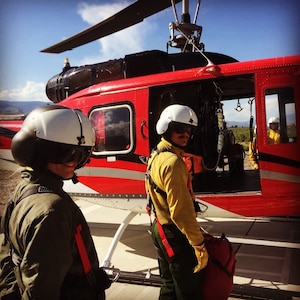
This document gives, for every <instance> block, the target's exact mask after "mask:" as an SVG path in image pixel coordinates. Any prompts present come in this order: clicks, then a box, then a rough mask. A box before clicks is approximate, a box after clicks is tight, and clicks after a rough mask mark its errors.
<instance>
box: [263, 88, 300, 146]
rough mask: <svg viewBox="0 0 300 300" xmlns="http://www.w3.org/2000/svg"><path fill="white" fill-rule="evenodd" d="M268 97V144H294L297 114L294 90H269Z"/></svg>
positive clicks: (267, 91)
mask: <svg viewBox="0 0 300 300" xmlns="http://www.w3.org/2000/svg"><path fill="white" fill-rule="evenodd" d="M265 97H266V102H265V104H266V126H267V133H268V137H267V140H268V144H270V145H275V144H281V143H293V142H295V141H296V138H297V132H296V112H295V100H294V95H293V89H292V88H291V87H288V88H274V89H268V90H266V93H265Z"/></svg>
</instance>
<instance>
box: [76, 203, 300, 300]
mask: <svg viewBox="0 0 300 300" xmlns="http://www.w3.org/2000/svg"><path fill="white" fill-rule="evenodd" d="M76 203H77V205H78V206H79V207H80V208H81V210H82V212H83V214H84V215H85V217H86V219H87V221H88V223H89V226H90V230H91V233H92V236H93V239H94V242H95V245H96V249H97V252H98V256H99V260H100V262H101V264H104V262H105V261H106V260H107V258H108V256H107V255H106V254H107V252H108V250H109V249H110V247H111V242H112V240H113V236H114V234H115V233H116V231H117V229H118V227H119V224H120V223H121V222H122V221H123V220H124V219H125V218H126V217H127V216H128V213H129V212H128V211H124V210H118V209H112V208H106V207H103V206H99V205H95V204H91V203H88V202H85V201H82V200H78V201H76ZM199 224H200V225H201V226H202V227H203V228H204V229H205V230H206V231H208V232H209V233H211V234H213V235H221V234H222V233H223V232H224V233H226V235H227V237H228V238H229V240H230V241H231V242H232V244H233V248H234V250H235V252H236V260H237V264H236V275H235V277H234V283H235V284H236V285H237V286H240V287H243V288H244V287H246V288H255V289H256V288H259V291H260V290H262V294H264V293H265V292H267V294H268V293H269V291H271V294H272V295H273V296H268V297H267V296H266V297H265V298H264V297H261V298H249V297H248V296H244V297H243V296H237V295H234V297H230V298H229V299H293V300H295V299H300V298H299V297H300V272H299V266H300V227H299V220H297V219H296V220H282V219H278V220H272V221H270V220H267V219H261V220H260V219H256V220H255V219H237V220H232V219H210V220H207V219H206V220H204V219H199ZM149 229H150V218H149V216H148V215H147V214H140V215H136V216H135V217H134V218H133V219H132V221H131V222H130V224H129V226H128V227H127V228H126V230H125V231H124V234H123V236H122V238H121V240H120V241H119V243H118V244H117V247H116V249H115V252H114V254H113V255H112V257H109V262H110V267H114V268H117V269H120V270H121V271H126V272H138V273H139V274H141V273H143V274H145V277H146V276H147V274H153V275H158V274H159V273H158V265H157V259H156V252H155V249H154V247H153V244H152V240H151V237H150V235H149ZM106 265H107V262H106ZM282 291H288V292H289V296H291V297H290V298H281V296H280V295H281V292H282ZM256 293H257V292H256ZM259 293H260V292H259ZM274 295H275V296H274ZM158 296H159V287H156V286H143V285H138V284H129V283H118V282H114V283H113V284H112V286H111V287H110V288H109V289H108V290H107V291H106V297H107V300H110V299H120V300H152V299H153V300H154V299H158Z"/></svg>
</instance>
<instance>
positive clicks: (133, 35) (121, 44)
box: [78, 1, 155, 65]
mask: <svg viewBox="0 0 300 300" xmlns="http://www.w3.org/2000/svg"><path fill="white" fill-rule="evenodd" d="M129 4H130V2H128V1H127V2H126V1H122V2H118V3H109V4H100V5H89V4H87V3H80V5H79V8H78V14H79V15H80V16H81V18H82V19H83V20H84V21H85V22H87V23H88V24H89V25H90V26H92V25H95V24H97V23H99V22H101V21H103V20H105V19H106V18H108V17H110V16H112V15H114V14H115V13H116V12H118V11H120V10H122V9H123V8H124V7H126V6H128V5H129ZM153 27H155V25H153V24H150V22H149V21H147V20H144V21H143V22H141V23H139V24H137V25H134V26H131V27H129V28H126V29H124V30H122V31H120V32H116V33H114V34H112V35H109V36H107V37H104V38H102V39H99V40H98V43H99V46H100V47H99V54H98V55H92V56H91V55H89V56H86V57H84V58H83V59H82V60H81V61H80V64H82V65H84V64H91V63H95V61H106V60H109V59H114V58H122V57H124V55H125V54H130V53H135V52H140V51H143V50H145V48H146V46H145V45H146V43H147V41H148V39H149V37H148V35H149V33H150V30H151V29H153Z"/></svg>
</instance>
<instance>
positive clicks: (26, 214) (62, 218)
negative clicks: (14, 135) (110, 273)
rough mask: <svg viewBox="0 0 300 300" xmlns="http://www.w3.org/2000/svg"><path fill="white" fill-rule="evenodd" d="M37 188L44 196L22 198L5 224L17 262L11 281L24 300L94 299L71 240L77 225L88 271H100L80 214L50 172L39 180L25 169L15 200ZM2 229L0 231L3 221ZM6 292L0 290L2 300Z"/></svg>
mask: <svg viewBox="0 0 300 300" xmlns="http://www.w3.org/2000/svg"><path fill="white" fill-rule="evenodd" d="M35 185H42V186H43V190H42V192H41V193H36V194H32V195H30V196H28V197H26V198H24V199H23V200H21V201H20V202H19V203H18V204H17V205H16V206H15V208H14V209H13V211H12V214H11V217H10V220H9V240H10V242H11V243H12V245H13V249H14V252H15V253H17V259H19V260H20V261H19V263H18V266H17V267H16V268H15V277H16V278H17V283H18V286H19V287H20V290H21V294H22V295H21V296H22V299H24V300H27V299H35V300H39V299H40V300H48V299H49V300H59V299H63V300H65V299H72V300H76V299H82V300H83V299H84V300H89V299H90V300H96V299H98V296H97V295H96V292H95V291H94V290H92V289H91V288H90V286H89V285H88V283H87V280H86V276H85V274H84V271H83V266H82V263H81V259H80V255H79V252H78V250H77V246H76V242H75V238H74V233H75V230H76V227H77V225H78V224H81V226H82V232H81V235H82V239H83V241H84V244H85V247H86V250H87V254H88V257H89V260H90V263H91V267H92V269H93V270H97V269H99V261H98V257H97V253H96V250H95V246H94V243H93V240H92V237H91V234H90V231H89V227H88V225H87V223H86V220H85V218H84V216H83V215H82V213H81V211H80V209H79V207H78V206H77V205H76V204H75V202H74V201H73V200H72V199H71V198H70V197H69V196H68V195H67V194H66V193H65V192H64V191H63V190H62V186H63V181H62V180H61V179H60V178H59V177H57V176H56V175H54V174H52V173H50V172H49V171H45V173H43V174H42V175H41V176H40V175H38V176H37V174H35V173H34V172H28V171H23V172H22V181H21V182H20V184H19V185H18V186H17V188H16V190H15V193H14V196H13V201H17V200H18V199H20V197H21V196H22V194H23V193H25V192H26V191H27V190H29V189H30V188H32V187H33V186H35ZM45 187H46V188H45ZM4 218H5V212H4V216H3V219H4ZM1 225H2V230H3V222H2V224H1ZM6 246H7V245H5V244H4V243H2V245H1V257H3V256H5V255H6V253H3V252H5V251H6V252H7V247H6ZM7 255H9V254H7ZM1 284H3V282H1ZM7 288H9V287H7V286H1V288H0V290H1V299H5V296H4V295H5V292H6V291H7ZM2 297H3V298H2ZM7 297H8V295H7Z"/></svg>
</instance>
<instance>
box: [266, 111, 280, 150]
mask: <svg viewBox="0 0 300 300" xmlns="http://www.w3.org/2000/svg"><path fill="white" fill-rule="evenodd" d="M268 123H269V130H268V143H269V144H280V142H281V140H280V131H279V119H278V118H275V117H272V118H270V119H269V121H268Z"/></svg>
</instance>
